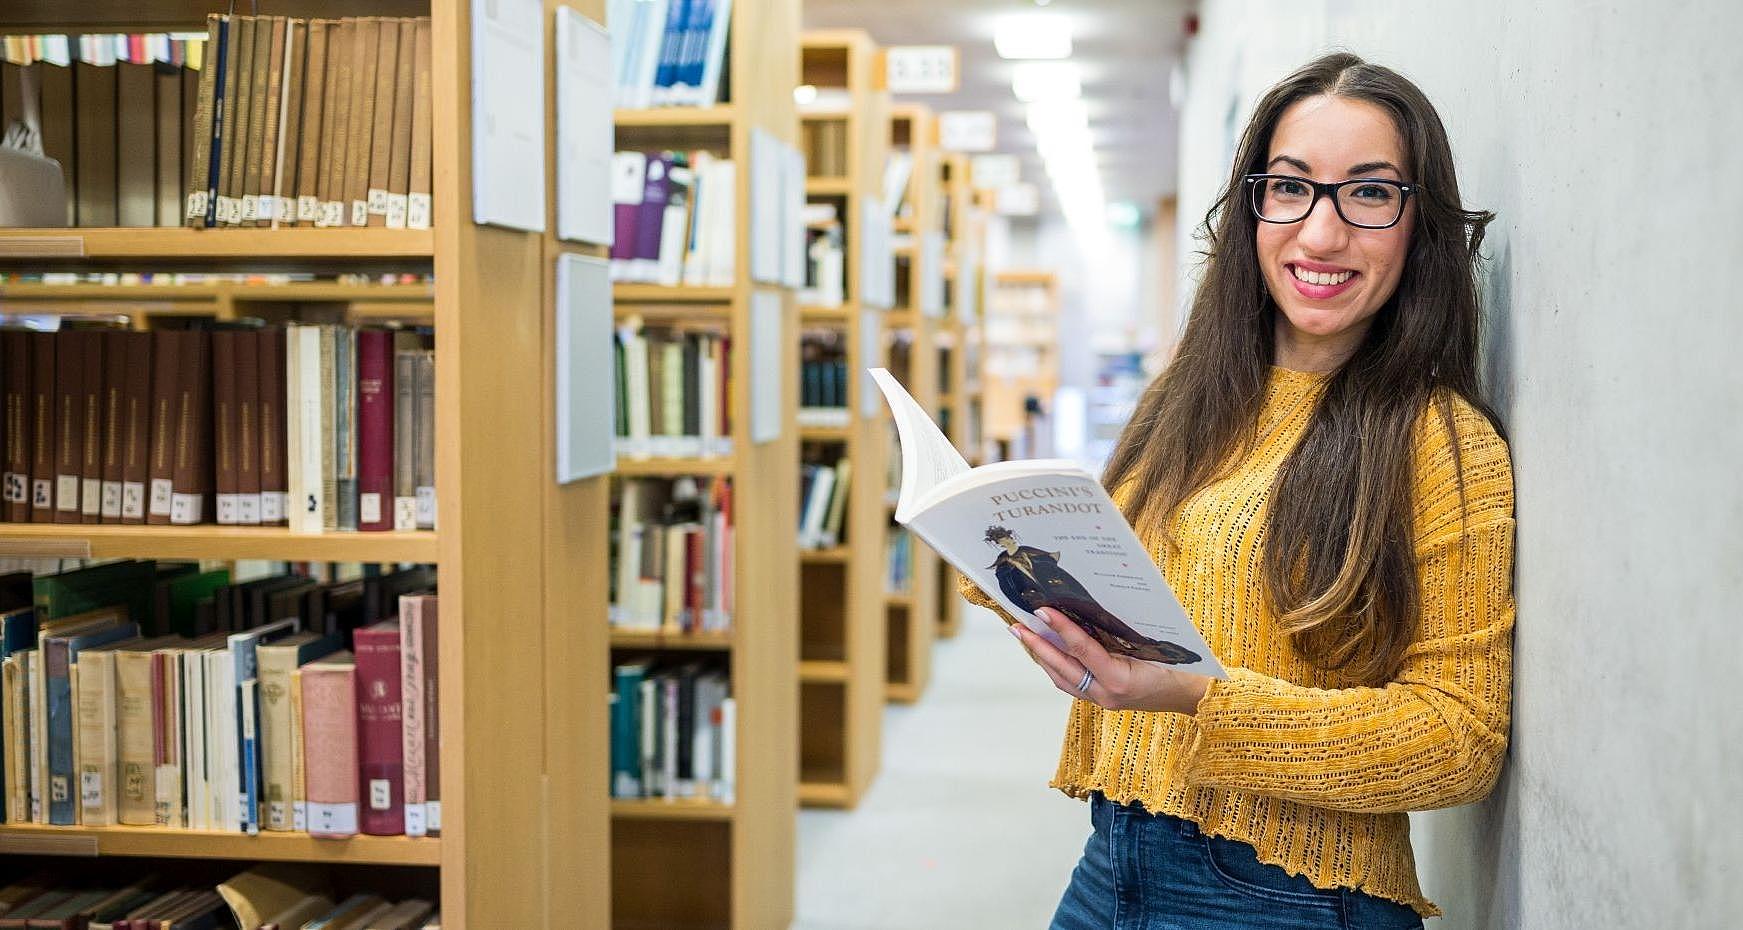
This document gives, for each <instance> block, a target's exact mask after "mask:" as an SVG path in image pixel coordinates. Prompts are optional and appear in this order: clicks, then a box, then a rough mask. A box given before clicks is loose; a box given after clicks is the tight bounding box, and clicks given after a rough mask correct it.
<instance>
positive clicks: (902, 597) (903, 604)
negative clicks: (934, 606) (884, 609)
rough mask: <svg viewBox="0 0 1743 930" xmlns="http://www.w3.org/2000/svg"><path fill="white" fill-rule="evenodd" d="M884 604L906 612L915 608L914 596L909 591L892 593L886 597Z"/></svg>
mask: <svg viewBox="0 0 1743 930" xmlns="http://www.w3.org/2000/svg"><path fill="white" fill-rule="evenodd" d="M884 603H885V604H888V605H890V606H891V607H899V608H901V609H903V610H906V609H908V608H911V607H913V606H914V595H913V594H912V593H911V592H908V591H890V592H888V593H886V594H885V595H884Z"/></svg>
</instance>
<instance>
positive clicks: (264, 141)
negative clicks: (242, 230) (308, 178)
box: [253, 16, 290, 226]
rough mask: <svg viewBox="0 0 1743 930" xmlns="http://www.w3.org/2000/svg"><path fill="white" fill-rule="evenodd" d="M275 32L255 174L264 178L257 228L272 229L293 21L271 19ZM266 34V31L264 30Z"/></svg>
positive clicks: (267, 66) (270, 41) (276, 202)
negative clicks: (286, 61)
mask: <svg viewBox="0 0 1743 930" xmlns="http://www.w3.org/2000/svg"><path fill="white" fill-rule="evenodd" d="M269 19H270V20H271V21H272V29H271V31H270V34H269V35H268V37H267V41H268V42H269V43H271V44H270V45H269V46H268V48H267V51H268V54H267V64H266V94H265V98H266V103H265V106H264V107H263V108H262V109H263V113H262V119H263V120H264V122H263V123H262V125H261V136H260V160H259V161H258V162H257V163H256V164H255V165H254V166H253V170H254V171H256V172H258V173H259V175H260V184H259V188H258V190H259V196H258V198H257V199H258V201H259V207H258V209H257V210H256V212H255V220H254V224H255V225H256V226H271V225H272V221H273V220H274V219H276V218H277V217H278V187H277V180H278V134H279V133H280V132H282V131H283V128H282V127H281V126H280V125H279V124H280V122H281V120H282V119H283V116H284V113H283V110H284V58H285V35H286V30H287V29H288V28H289V26H290V21H289V20H288V19H287V18H286V17H283V16H273V17H269ZM262 31H263V32H264V31H266V30H262Z"/></svg>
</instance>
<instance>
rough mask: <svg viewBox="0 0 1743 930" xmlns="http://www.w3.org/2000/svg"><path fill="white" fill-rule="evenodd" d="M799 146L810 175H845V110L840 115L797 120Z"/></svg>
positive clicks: (846, 140) (820, 176)
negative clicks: (828, 117) (831, 117)
mask: <svg viewBox="0 0 1743 930" xmlns="http://www.w3.org/2000/svg"><path fill="white" fill-rule="evenodd" d="M799 150H800V151H802V152H804V153H805V170H806V173H807V174H808V175H809V176H811V177H814V178H840V177H845V176H846V175H847V152H848V139H847V114H846V113H845V112H844V113H842V115H841V118H840V119H803V120H800V121H799Z"/></svg>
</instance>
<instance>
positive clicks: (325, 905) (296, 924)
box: [266, 895, 333, 930]
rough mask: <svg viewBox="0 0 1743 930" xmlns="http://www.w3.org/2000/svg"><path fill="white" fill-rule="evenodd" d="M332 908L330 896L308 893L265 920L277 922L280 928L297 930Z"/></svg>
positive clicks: (282, 929)
mask: <svg viewBox="0 0 1743 930" xmlns="http://www.w3.org/2000/svg"><path fill="white" fill-rule="evenodd" d="M332 909H333V899H332V898H329V897H327V896H326V895H309V896H308V897H306V898H304V899H302V900H301V901H298V902H297V903H295V904H293V905H291V906H290V907H287V908H285V909H284V910H282V911H279V912H278V913H277V914H273V915H272V916H271V917H270V918H268V920H267V921H266V922H267V923H271V924H277V925H278V926H279V927H280V928H281V930H299V928H301V927H302V926H303V925H304V924H306V923H308V922H309V921H311V920H317V919H319V918H322V917H325V916H327V913H328V912H329V911H331V910H332Z"/></svg>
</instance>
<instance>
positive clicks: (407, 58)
mask: <svg viewBox="0 0 1743 930" xmlns="http://www.w3.org/2000/svg"><path fill="white" fill-rule="evenodd" d="M417 43H418V24H417V20H414V19H401V20H400V21H399V65H398V67H397V68H395V70H394V76H393V126H392V138H391V139H390V140H389V142H390V146H391V151H390V153H389V156H388V168H387V217H386V226H387V227H388V228H389V229H403V228H405V225H406V220H407V216H406V213H407V209H408V207H409V193H410V190H411V158H412V110H413V108H414V107H415V105H416V101H415V95H416V93H417V57H418V52H417Z"/></svg>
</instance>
